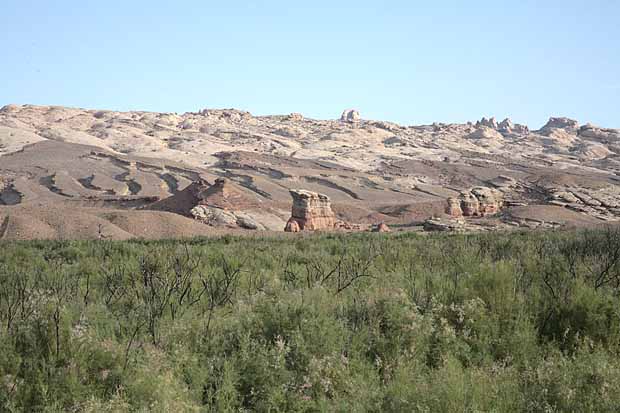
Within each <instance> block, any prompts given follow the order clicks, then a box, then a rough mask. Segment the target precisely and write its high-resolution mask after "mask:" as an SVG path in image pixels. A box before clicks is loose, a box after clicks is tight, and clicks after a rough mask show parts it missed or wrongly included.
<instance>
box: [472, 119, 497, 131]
mask: <svg viewBox="0 0 620 413" xmlns="http://www.w3.org/2000/svg"><path fill="white" fill-rule="evenodd" d="M481 126H485V127H487V128H491V129H497V126H498V125H497V121H496V120H495V118H490V119H487V118H482V119H480V120H479V121H478V122H476V128H479V127H481Z"/></svg>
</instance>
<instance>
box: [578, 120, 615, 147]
mask: <svg viewBox="0 0 620 413" xmlns="http://www.w3.org/2000/svg"><path fill="white" fill-rule="evenodd" d="M578 134H579V136H580V137H582V138H587V139H593V140H596V141H599V142H602V143H615V142H619V141H620V129H607V128H599V127H598V126H594V125H592V124H590V123H587V124H585V125H583V126H582V127H581V128H579V132H578Z"/></svg>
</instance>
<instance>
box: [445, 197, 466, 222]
mask: <svg viewBox="0 0 620 413" xmlns="http://www.w3.org/2000/svg"><path fill="white" fill-rule="evenodd" d="M446 214H448V215H450V216H451V217H456V218H458V217H462V216H463V209H461V200H460V199H458V198H448V206H447V207H446Z"/></svg>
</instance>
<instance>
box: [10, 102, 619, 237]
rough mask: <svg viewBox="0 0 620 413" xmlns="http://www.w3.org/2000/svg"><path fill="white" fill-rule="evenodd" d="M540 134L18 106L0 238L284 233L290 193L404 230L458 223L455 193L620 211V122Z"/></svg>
mask: <svg viewBox="0 0 620 413" xmlns="http://www.w3.org/2000/svg"><path fill="white" fill-rule="evenodd" d="M532 129H533V128H530V127H528V126H525V125H518V124H514V123H513V122H511V121H510V120H509V119H506V120H504V121H502V122H497V121H496V120H495V119H494V118H490V119H486V118H483V119H481V120H480V121H477V122H470V123H467V124H433V125H421V126H402V125H397V124H394V123H390V122H382V121H373V120H365V119H363V118H362V117H361V116H360V115H359V113H357V112H356V111H345V113H343V116H342V118H341V119H337V120H315V119H308V118H304V117H303V116H302V115H300V114H297V113H292V114H290V115H281V116H252V115H251V114H250V113H248V112H243V111H239V110H234V109H225V110H214V109H205V110H201V111H198V112H195V113H185V114H181V115H180V114H174V113H151V112H114V111H104V110H85V109H74V108H65V107H57V106H33V105H23V106H18V105H8V106H5V107H3V108H2V109H0V238H2V239H28V238H97V237H99V238H114V239H125V238H132V237H146V238H161V237H182V236H193V235H209V234H219V233H222V232H228V231H246V230H247V229H245V230H244V229H243V228H253V229H261V230H273V231H276V230H277V231H281V230H282V229H283V228H284V224H285V223H286V221H287V219H288V218H289V217H290V214H291V203H292V200H291V196H290V194H289V191H290V190H291V189H304V190H309V191H314V192H318V193H322V194H325V195H327V196H328V197H329V198H330V199H331V203H332V208H333V210H334V212H335V213H336V215H337V217H338V219H340V220H343V221H346V222H353V223H360V224H375V223H378V222H385V223H387V224H388V225H390V226H391V227H393V228H395V229H397V230H398V229H421V228H422V224H423V223H424V221H425V220H427V219H429V218H431V217H434V218H439V219H441V220H444V222H445V221H448V222H451V220H454V219H455V217H453V216H451V215H450V213H447V212H446V206H447V202H448V199H456V198H459V197H460V198H462V197H463V196H464V195H463V192H464V191H465V192H466V193H467V191H469V190H471V188H476V187H481V188H486V189H488V190H491V189H493V190H496V191H498V193H501V197H502V207H501V211H499V213H497V214H492V215H489V216H482V215H484V214H481V216H471V217H459V220H460V221H459V222H460V223H459V225H461V226H462V227H464V228H472V229H485V230H486V229H496V228H519V227H526V228H545V227H561V226H566V225H569V226H570V225H579V226H583V225H586V226H587V225H599V224H604V223H609V222H616V221H618V220H620V181H619V178H618V172H619V171H620V156H619V154H620V130H617V129H608V128H603V127H598V126H593V125H590V124H586V125H579V123H578V122H577V121H575V120H571V119H566V118H551V119H550V120H549V122H548V123H547V124H546V125H543V126H542V127H540V128H539V129H537V130H532ZM218 182H219V183H218ZM218 185H219V186H218ZM197 206H200V208H202V211H200V212H201V214H202V215H200V217H203V216H204V214H207V216H208V219H206V221H207V223H208V224H205V220H204V219H203V220H202V221H201V220H200V219H196V215H192V213H191V211H192V209H193V208H195V207H197ZM221 211H224V212H223V213H220V212H221ZM214 213H215V215H216V216H214V215H213V214H214ZM222 222H223V223H224V224H225V225H219V223H222Z"/></svg>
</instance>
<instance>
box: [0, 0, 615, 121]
mask: <svg viewBox="0 0 620 413" xmlns="http://www.w3.org/2000/svg"><path fill="white" fill-rule="evenodd" d="M0 39H2V46H1V49H0V50H1V56H2V60H0V79H2V81H1V83H0V106H2V105H4V104H8V103H16V104H40V105H63V106H71V107H82V108H90V109H112V110H147V111H157V112H178V113H183V112H189V111H197V110H200V109H202V108H231V107H234V108H238V109H243V110H249V111H250V112H252V113H253V114H255V115H268V114H286V113H290V112H301V113H303V114H304V115H305V116H307V117H312V118H319V119H333V118H338V117H339V116H340V113H341V112H342V111H343V110H344V109H347V108H355V109H358V110H359V111H360V112H361V114H362V117H363V118H366V119H381V120H389V121H394V122H398V123H401V124H405V125H414V124H429V123H432V122H435V121H436V122H446V123H450V122H466V121H475V120H477V119H479V118H481V117H482V116H486V117H489V116H495V117H497V118H498V120H501V119H503V118H504V117H510V118H512V120H513V121H515V122H519V123H525V124H528V125H529V126H530V127H531V128H538V127H540V126H541V125H543V124H544V123H545V122H546V120H547V119H548V118H549V117H550V116H567V117H571V118H575V119H577V120H579V121H580V122H581V123H586V122H592V123H594V124H597V125H600V126H605V127H617V128H618V127H620V1H616V0H607V1H606V0H591V1H586V0H584V1H573V0H564V1H556V0H538V1H533V0H523V1H518V2H517V1H514V0H510V1H508V0H505V1H502V0H495V1H476V0H470V1H466V0H463V1H439V0H437V1H431V0H426V1H414V0H410V1H406V0H402V1H389V0H386V1H376V0H373V1H366V0H358V1H349V0H340V1H333V0H331V1H323V0H313V1H304V2H297V1H291V0H287V1H279V0H278V1H269V0H266V1H235V0H220V1H217V2H216V1H209V0H176V1H171V0H168V1H158V0H150V1H142V0H133V1H130V0H125V1H117V0H107V1H95V0H79V1H69V0H55V1H50V0H39V1H33V0H0Z"/></svg>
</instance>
